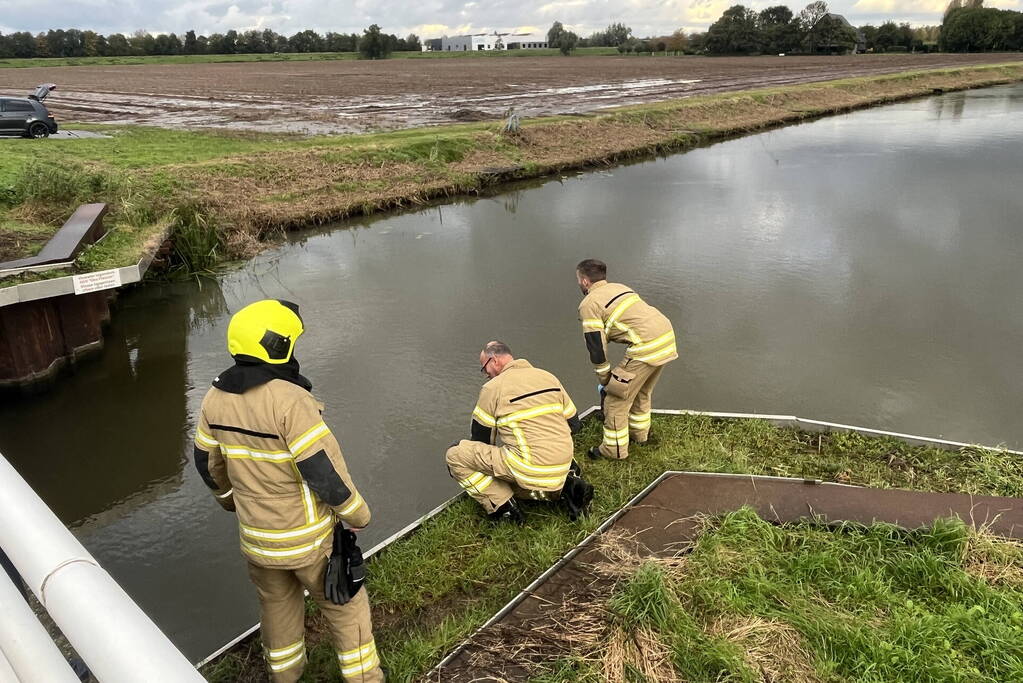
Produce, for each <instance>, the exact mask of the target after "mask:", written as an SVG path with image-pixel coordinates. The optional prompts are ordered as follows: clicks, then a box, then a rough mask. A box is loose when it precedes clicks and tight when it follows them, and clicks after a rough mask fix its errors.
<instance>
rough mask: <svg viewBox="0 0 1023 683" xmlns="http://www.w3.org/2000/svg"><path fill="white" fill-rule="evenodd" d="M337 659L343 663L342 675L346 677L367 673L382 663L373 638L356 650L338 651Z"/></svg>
mask: <svg viewBox="0 0 1023 683" xmlns="http://www.w3.org/2000/svg"><path fill="white" fill-rule="evenodd" d="M337 660H338V662H339V663H340V665H341V675H342V676H345V677H348V676H352V675H354V674H362V673H366V672H367V671H370V670H371V669H373V668H375V667H376V666H377V665H379V664H380V657H378V656H377V646H376V643H375V642H374V641H372V640H371V641H369V642H368V643H366V644H365V645H363V646H362V647H358V648H355V649H354V650H348V651H347V652H338V653H337Z"/></svg>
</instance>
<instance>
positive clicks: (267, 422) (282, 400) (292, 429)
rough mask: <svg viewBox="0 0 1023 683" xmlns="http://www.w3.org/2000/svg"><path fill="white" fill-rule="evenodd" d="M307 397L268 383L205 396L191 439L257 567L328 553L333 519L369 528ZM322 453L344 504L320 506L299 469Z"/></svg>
mask: <svg viewBox="0 0 1023 683" xmlns="http://www.w3.org/2000/svg"><path fill="white" fill-rule="evenodd" d="M322 409H323V406H322V404H320V403H319V402H318V401H317V400H316V399H315V398H314V397H313V395H312V394H311V393H309V392H308V391H306V390H305V389H303V388H302V387H299V386H297V385H295V384H292V383H291V382H288V381H286V380H282V379H274V380H271V381H269V382H267V383H266V384H262V385H259V386H257V387H253V388H252V389H249V390H248V391H246V392H245V393H243V394H233V393H229V392H226V391H222V390H220V389H217V388H215V387H214V388H211V389H210V390H209V391H208V392H207V394H206V397H205V398H204V399H203V402H202V408H201V409H200V411H199V421H198V427H197V429H196V433H195V459H196V467H197V469H198V470H199V473H200V474H201V475H202V477H203V480H204V481H205V482H206V484H207V486H209V487H210V488H211V489H212V490H213V493H214V495H215V496H216V498H217V500H218V502H220V503H221V505H223V506H224V507H225V508H226V509H228V510H231V509H234V510H235V511H236V512H237V514H238V526H239V534H240V539H241V549H242V553H243V555H244V556H245V557H246V559H248V560H249V562H251V563H253V564H256V565H259V566H263V567H277V568H281V569H294V568H299V567H304V566H308V565H310V564H313V563H315V562H317V561H318V560H320V559H322V558H323V557H324V556H326V555H327V554H329V553H330V549H331V544H332V531H333V528H334V524H335V522H336V520H337V519H340V520H343V521H345V522H346V523H348V524H349V525H350V526H353V527H363V526H366V524H367V523H368V522H369V519H370V512H369V506H368V505H367V504H366V502H365V501H364V500H363V498H362V496H361V495H359V492H358V490H357V489H356V488H355V484H354V483H353V482H352V479H351V476H349V474H348V469H347V467H346V466H345V461H344V457H343V456H342V454H341V446H340V445H339V444H338V441H337V439H336V438H334V435H333V434H332V433H331V431H330V429H329V428H328V427H327V425H326V424H324V422H323V418H322V417H321V415H320V412H321V411H322ZM321 452H322V453H324V454H325V456H326V458H327V460H329V465H330V466H332V467H333V470H334V472H336V473H337V475H338V476H339V477H340V480H341V485H340V486H338V487H337V488H336V490H338V491H340V493H339V495H343V497H344V499H343V500H341V502H340V504H337V505H334V506H331V505H328V504H327V503H325V502H323V501H322V500H320V498H319V497H318V496H317V495H316V494H315V493H314V492H313V491H312V490H311V489H310V487H309V484H308V483H307V482H306V481H305V480H304V479H303V476H302V474H301V472H300V471H299V464H300V463H302V462H303V461H304V460H306V459H308V458H313V457H318V458H319V460H320V461H322V459H323V456H320V455H319V454H320V453H321Z"/></svg>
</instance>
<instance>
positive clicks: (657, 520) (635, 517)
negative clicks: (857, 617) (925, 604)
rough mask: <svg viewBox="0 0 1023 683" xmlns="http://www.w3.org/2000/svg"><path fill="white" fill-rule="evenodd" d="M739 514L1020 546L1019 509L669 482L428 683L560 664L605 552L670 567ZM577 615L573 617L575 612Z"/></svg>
mask: <svg viewBox="0 0 1023 683" xmlns="http://www.w3.org/2000/svg"><path fill="white" fill-rule="evenodd" d="M744 505H749V506H751V507H753V508H754V509H755V510H756V511H757V514H759V515H760V516H761V517H763V518H764V519H766V520H769V521H772V522H776V523H789V522H795V521H799V520H805V519H816V520H818V521H820V522H822V523H837V522H840V521H853V522H858V523H861V524H871V523H874V522H889V523H892V524H897V525H899V526H902V527H905V528H917V527H921V526H925V525H928V524H931V523H933V522H934V520H936V519H939V518H944V517H951V516H957V517H959V518H960V519H962V520H963V521H965V522H966V523H967V524H970V525H971V526H976V527H986V528H987V529H988V530H989V531H990V532H991V533H994V534H996V535H999V536H1002V537H1005V538H1013V539H1017V540H1019V539H1023V500H1020V499H1017V498H1000V497H995V496H969V495H962V494H955V493H929V492H922V491H905V490H899V489H886V490H881V489H871V488H864V487H856V486H844V485H842V484H830V483H821V482H816V481H809V482H804V481H801V480H799V479H776V478H772V477H752V476H721V475H713V474H678V475H672V476H669V477H666V478H665V479H664V480H663V481H662V482H661V483H660V484H659V485H657V486H656V487H655V488H654V489H652V490H651V491H650V492H649V493H648V494H647V495H646V496H645V497H644V498H643V499H641V500H640V501H638V502H637V503H636V504H634V505H633V506H632V507H630V508H628V510H627V511H626V512H625V513H624V514H623V515H622V516H621V517H620V518H619V519H618V520H617V521H616V522H615V523H614V524H613V525H612V526H611V527H610V528H609V529H607V530H606V531H605V532H604V534H603V535H602V537H603V538H611V539H613V541H614V542H613V543H601V538H602V537H598V538H597V539H595V540H594V541H592V542H590V543H589V544H587V545H586V546H585V547H584V548H583V549H582V551H581V552H580V553H579V554H578V555H576V556H575V557H574V558H573V559H571V560H570V561H569V562H567V563H566V564H565V565H564V566H563V567H562V568H561V569H559V570H558V571H556V572H554V573H553V574H552V575H551V576H550V577H549V578H548V579H547V580H546V581H544V582H543V583H542V584H540V585H539V586H538V587H537V588H536V590H534V591H533V592H532V593H530V594H529V596H528V597H526V598H525V599H523V600H522V601H521V602H520V603H518V604H517V605H516V606H515V607H514V608H513V609H512V610H511V611H509V612H508V613H507V614H506V615H504V616H503V617H502V618H501V619H499V620H498V621H497V622H496V623H495V624H493V625H492V626H489V627H487V628H484V629H481V630H480V631H479V632H477V633H476V634H474V635H473V636H472V638H470V640H469V642H468V644H467V645H466V646H465V647H464V648H462V649H461V650H459V651H457V654H455V655H454V656H453V657H452V659H451V660H450V661H449V662H447V663H445V664H444V665H443V666H441V667H439V668H438V669H435V670H434V671H432V672H431V674H430V675H429V676H428V677H426V678H424V680H429V681H444V682H445V683H451V682H455V683H457V682H463V681H464V682H468V681H480V680H513V681H514V680H526V679H528V678H530V677H531V676H534V675H536V674H537V673H538V671H539V670H540V668H541V667H542V666H543V665H545V664H548V665H549V664H551V663H553V662H554V661H556V660H557V659H558V658H559V657H565V656H569V655H571V654H573V653H572V649H573V640H572V638H571V637H568V635H566V634H569V635H570V634H571V631H572V629H573V628H590V629H592V628H594V626H593V625H592V623H586V622H587V621H590V620H592V619H594V618H597V619H599V618H601V616H602V615H596V617H594V616H593V615H591V614H588V613H587V612H592V611H593V609H594V608H593V606H594V605H598V606H599V605H602V604H604V603H605V602H606V600H607V598H608V597H609V596H610V591H611V590H612V588H613V584H614V582H613V580H612V579H610V578H609V577H608V576H607V575H604V574H602V573H601V572H600V571H595V569H596V568H598V567H601V566H606V565H607V564H608V563H613V562H615V561H616V560H618V559H620V558H618V557H617V556H615V555H614V553H610V555H611V556H609V552H608V551H609V549H612V550H613V548H614V547H615V546H618V545H620V544H621V543H623V542H624V543H627V544H628V545H629V552H630V554H637V555H639V556H641V557H644V556H645V557H672V556H676V555H678V554H679V553H680V552H685V550H686V549H687V548H689V547H691V546H692V544H693V542H694V541H695V540H696V539H697V537H698V536H699V534H700V533H701V532H702V530H703V529H705V528H706V524H705V520H706V518H707V516H718V515H722V514H726V513H728V512H731V511H734V510H737V509H739V508H741V507H743V506H744ZM580 608H582V610H583V611H582V612H580Z"/></svg>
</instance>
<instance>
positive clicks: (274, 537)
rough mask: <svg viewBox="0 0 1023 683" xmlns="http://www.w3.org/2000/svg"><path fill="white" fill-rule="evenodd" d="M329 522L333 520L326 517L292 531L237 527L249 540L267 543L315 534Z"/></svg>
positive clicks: (243, 525) (240, 525)
mask: <svg viewBox="0 0 1023 683" xmlns="http://www.w3.org/2000/svg"><path fill="white" fill-rule="evenodd" d="M331 521H333V518H332V517H331V516H330V515H327V516H326V517H324V518H323V519H320V520H319V521H316V522H313V523H312V524H305V525H303V526H297V527H294V528H292V529H260V528H258V527H254V526H246V525H245V524H241V523H239V524H238V527H239V528H240V529H241V530H242V533H243V534H244V535H246V536H248V537H250V538H261V539H264V540H267V541H287V540H290V539H293V538H302V537H303V536H309V535H310V534H315V533H316V532H317V531H319V530H320V529H322V528H323V527H325V526H327V525H328V524H330V523H331Z"/></svg>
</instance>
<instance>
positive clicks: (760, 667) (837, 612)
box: [538, 508, 1023, 683]
mask: <svg viewBox="0 0 1023 683" xmlns="http://www.w3.org/2000/svg"><path fill="white" fill-rule="evenodd" d="M607 608H608V613H609V614H610V623H609V624H608V625H609V627H610V628H609V631H610V633H611V634H612V636H611V637H612V638H613V635H614V634H616V633H621V634H622V635H624V637H625V640H626V641H629V640H632V641H633V642H639V641H638V639H636V635H637V634H639V633H640V632H642V631H643V630H644V629H646V632H648V633H652V634H654V637H655V640H656V645H655V646H654V647H653V648H650V649H651V650H654V651H658V650H659V651H660V652H664V653H667V654H668V655H669V657H670V662H671V668H673V669H674V672H676V673H677V674H678V676H679V677H681V679H682V680H686V681H691V682H692V683H713V682H716V681H742V682H749V683H754V682H756V681H761V680H785V681H835V682H839V681H863V682H868V683H875V682H876V683H885V682H888V681H918V682H920V683H942V682H945V681H955V682H959V681H962V682H964V683H965V682H967V681H990V682H991V683H998V682H1003V681H1019V680H1023V545H1021V544H1019V543H1016V542H1006V541H1000V540H997V539H995V538H993V537H991V536H988V535H985V534H984V533H982V532H981V533H978V532H977V531H974V530H969V529H967V528H966V527H965V526H964V524H963V523H962V522H961V521H959V520H938V521H936V522H935V524H934V525H933V526H931V527H928V528H923V529H916V530H912V531H908V530H905V529H900V528H897V527H895V526H892V525H889V524H875V525H873V526H869V527H867V526H862V525H856V524H851V523H847V524H843V525H841V526H839V527H838V528H833V527H832V528H828V527H821V526H819V525H816V524H814V523H812V522H806V523H800V524H790V525H785V526H776V525H773V524H770V523H768V522H766V521H764V520H763V519H761V518H760V517H758V516H757V515H756V513H755V512H754V511H753V510H751V509H749V508H745V509H742V510H738V511H736V512H733V513H730V514H728V515H726V516H725V517H724V518H723V519H721V520H720V521H719V523H718V524H717V525H716V528H713V529H711V530H708V531H706V532H705V533H703V534H702V535H701V537H700V538H699V539H698V541H697V542H696V545H695V547H694V548H693V550H692V551H691V553H689V554H688V555H687V556H685V557H684V558H683V559H682V560H681V561H677V560H676V561H673V562H665V561H663V560H656V559H651V560H647V561H646V562H645V563H644V564H642V566H640V567H639V569H638V570H636V571H634V572H633V573H631V574H630V575H628V576H626V577H624V578H623V580H621V582H620V583H619V584H618V587H617V588H616V589H614V591H613V596H612V597H611V598H610V599H609V600H608V602H607ZM605 638H607V639H608V640H610V638H608V637H607V636H605ZM765 644H766V645H767V647H764V646H765ZM586 649H587V650H590V651H588V652H585V653H583V652H580V653H579V655H583V654H586V655H592V657H585V658H584V657H582V656H577V658H576V659H575V661H574V664H573V665H572V666H566V665H565V662H564V658H563V659H562V661H558V662H555V663H554V664H553V665H552V666H551V667H550V671H549V672H548V674H547V675H546V676H543V677H541V679H542V680H579V679H585V678H590V677H592V676H593V675H594V674H595V671H594V666H593V664H592V662H593V659H594V658H596V659H597V660H598V661H599V660H601V659H603V660H604V662H605V664H610V665H611V666H610V668H611V669H612V670H615V669H617V670H619V671H621V670H622V669H623V668H624V667H623V664H624V662H621V661H614V660H613V658H614V656H615V654H614V649H613V647H610V646H609V643H608V642H606V641H604V642H602V641H601V640H599V639H598V640H594V642H592V643H590V644H588V646H587V647H586ZM655 653H656V652H654V653H648V656H649V654H655ZM609 658H612V660H611V661H610V662H609V661H608V659H609ZM651 663H653V662H651ZM762 672H764V673H766V674H769V675H765V676H764V677H763V678H762V677H761V673H762ZM624 673H625V674H626V678H627V677H628V672H627V671H625V672H624ZM538 680H540V679H538Z"/></svg>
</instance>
